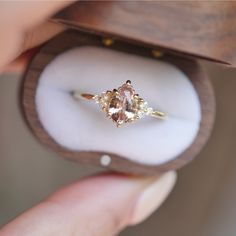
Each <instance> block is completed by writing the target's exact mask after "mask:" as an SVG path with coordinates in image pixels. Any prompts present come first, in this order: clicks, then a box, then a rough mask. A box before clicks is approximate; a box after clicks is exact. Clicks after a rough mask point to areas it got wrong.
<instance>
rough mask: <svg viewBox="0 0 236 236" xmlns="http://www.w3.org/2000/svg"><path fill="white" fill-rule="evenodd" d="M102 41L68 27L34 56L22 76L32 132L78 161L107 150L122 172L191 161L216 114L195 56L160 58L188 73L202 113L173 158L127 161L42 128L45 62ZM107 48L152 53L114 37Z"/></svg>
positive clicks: (91, 160)
mask: <svg viewBox="0 0 236 236" xmlns="http://www.w3.org/2000/svg"><path fill="white" fill-rule="evenodd" d="M101 42H102V38H101V37H99V36H95V35H91V34H85V33H81V32H79V31H67V32H65V33H63V34H61V35H59V36H57V37H56V38H54V39H53V40H51V41H50V42H48V43H47V44H45V45H44V46H43V47H42V48H41V49H40V51H39V52H38V53H37V54H36V56H35V57H34V58H33V60H32V61H31V63H30V65H29V68H28V69H27V71H26V73H25V76H24V82H23V85H22V94H21V100H22V108H23V114H24V116H25V118H26V120H27V123H28V125H29V127H30V129H31V130H32V131H33V133H34V134H35V136H36V137H37V138H38V139H39V140H40V142H42V143H43V144H44V145H45V146H46V147H49V148H51V149H53V150H54V151H55V152H57V153H58V154H59V155H60V156H63V157H65V158H67V159H70V160H73V161H79V162H81V163H86V164H92V165H98V166H100V165H101V164H100V157H101V155H103V154H108V155H110V156H111V158H112V160H111V164H110V165H109V166H108V168H109V169H111V170H115V171H119V172H125V173H132V174H158V173H159V172H163V171H167V170H171V169H177V168H180V167H182V166H183V165H185V164H186V163H188V162H189V161H191V160H192V159H193V158H194V157H196V156H197V154H198V153H199V151H200V150H201V149H202V148H203V146H204V145H205V143H206V142H207V140H208V138H209V135H210V133H211V129H212V126H213V123H214V117H215V100H214V94H213V90H212V87H211V84H210V82H209V80H208V78H207V76H206V73H205V72H204V70H203V69H202V68H201V66H199V64H198V63H197V62H196V61H194V60H190V59H183V58H180V57H178V56H174V55H169V54H165V55H164V56H163V57H162V58H161V60H164V61H168V62H171V63H173V64H175V65H176V66H178V67H179V68H180V69H181V70H182V71H183V72H184V73H186V74H187V76H188V77H189V78H190V80H191V82H192V84H193V85H194V87H195V89H196V91H197V93H198V96H199V100H200V104H201V113H202V119H201V124H200V129H199V132H198V134H197V137H196V139H195V140H194V142H193V143H192V144H191V145H190V147H189V148H187V149H186V150H185V151H184V152H183V153H182V154H181V155H180V156H178V157H176V159H174V160H172V161H169V162H167V163H165V164H162V165H158V166H150V165H142V164H139V163H136V162H133V161H129V160H127V159H126V158H125V157H121V156H117V155H116V154H114V153H102V152H84V151H81V152H75V151H71V150H68V149H67V148H64V147H62V146H60V145H59V144H57V143H56V142H55V141H54V140H53V139H52V137H50V135H49V134H48V133H47V131H46V130H44V128H43V126H42V124H41V123H40V120H39V118H38V114H37V110H36V105H35V93H36V88H37V84H38V80H39V78H40V74H41V72H42V71H43V69H44V67H45V66H47V65H48V63H50V62H51V61H52V60H53V59H54V58H55V57H56V56H57V55H58V54H59V53H61V52H63V51H65V50H68V49H70V48H73V47H78V46H83V45H97V46H100V47H104V45H103V44H102V43H101ZM110 48H112V49H114V50H119V51H124V52H127V53H133V54H138V55H142V56H144V57H151V56H152V53H151V51H150V49H149V48H146V47H144V46H135V45H132V44H127V43H126V42H122V41H115V43H114V44H113V45H112V46H110ZM157 60H159V59H157ZM81 135H82V134H81Z"/></svg>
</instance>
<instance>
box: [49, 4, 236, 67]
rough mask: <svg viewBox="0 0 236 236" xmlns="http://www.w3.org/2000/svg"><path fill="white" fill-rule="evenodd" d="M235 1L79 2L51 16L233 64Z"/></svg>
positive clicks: (235, 58) (235, 55)
mask: <svg viewBox="0 0 236 236" xmlns="http://www.w3.org/2000/svg"><path fill="white" fill-rule="evenodd" d="M235 13H236V2H232V1H231V2H229V1H225V2H224V1H220V2H218V1H214V2H213V1H190V2H188V1H181V2H180V1H178V2H172V1H167V2H163V1H83V2H77V3H75V4H73V5H71V6H69V7H68V8H66V9H64V10H63V11H61V12H59V13H58V14H57V15H56V16H54V18H53V20H54V21H57V22H62V23H65V24H67V25H70V26H72V27H76V28H79V29H82V30H85V31H91V32H93V33H96V34H99V35H101V34H102V35H108V36H113V37H118V38H122V39H123V40H126V41H129V42H132V43H137V44H141V45H146V46H148V45H149V46H152V47H154V46H155V47H161V48H162V49H164V50H169V51H174V52H175V53H181V54H185V55H187V56H191V57H199V58H204V59H208V60H212V61H216V62H221V63H226V64H230V65H232V66H236V43H235V42H236V14H235Z"/></svg>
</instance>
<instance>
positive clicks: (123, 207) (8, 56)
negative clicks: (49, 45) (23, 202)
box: [0, 1, 176, 236]
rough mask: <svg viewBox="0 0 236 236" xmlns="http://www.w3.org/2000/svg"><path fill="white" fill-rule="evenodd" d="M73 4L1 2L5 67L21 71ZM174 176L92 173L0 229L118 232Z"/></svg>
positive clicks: (147, 208) (162, 193) (148, 207)
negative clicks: (61, 12)
mask: <svg viewBox="0 0 236 236" xmlns="http://www.w3.org/2000/svg"><path fill="white" fill-rule="evenodd" d="M68 4H70V2H68V1H64V2H62V1H36V2H29V1H27V2H2V3H0V32H1V34H0V51H1V54H0V68H1V70H2V71H9V70H10V71H18V72H19V71H22V70H23V69H24V68H25V66H26V65H27V62H28V60H29V59H30V54H28V53H27V54H24V52H25V51H26V50H28V49H31V48H34V47H35V46H38V45H40V44H42V43H43V42H45V41H46V40H48V39H49V38H51V37H53V36H54V35H56V34H58V33H60V32H62V31H63V30H65V26H63V25H58V24H55V23H52V22H49V21H47V18H48V17H49V16H51V15H52V14H53V13H55V12H56V11H58V10H59V9H61V8H63V7H65V6H66V5H68ZM22 54H23V55H22ZM175 180H176V174H175V172H168V173H165V174H164V175H162V176H160V175H159V176H155V177H134V176H128V175H119V174H112V173H109V174H102V175H96V176H92V177H88V178H86V179H83V180H81V181H79V182H77V183H73V184H71V185H69V186H67V187H64V188H62V189H61V190H59V191H57V192H56V193H54V194H52V195H51V196H49V197H48V198H47V199H45V200H44V201H43V202H41V203H39V204H38V205H37V206H35V207H33V208H32V209H30V210H28V211H27V212H25V213H23V214H22V215H20V216H19V217H17V218H16V219H15V220H13V221H12V222H10V223H8V224H7V225H5V226H4V227H3V228H2V229H0V235H1V236H5V235H7V236H9V235H10V236H15V235H20V236H21V235H24V236H28V235H30V236H36V235H40V236H46V235H57V236H59V235H83V236H92V235H96V236H104V235H114V234H117V233H118V232H119V231H120V230H122V229H123V228H125V227H126V226H128V225H134V224H137V223H140V222H141V221H143V220H144V219H146V218H147V217H148V216H149V215H150V214H151V213H152V212H153V211H154V210H155V209H156V208H158V207H159V206H160V205H161V204H162V202H163V201H164V200H165V198H166V197H167V196H168V194H169V192H170V191H171V190H172V188H173V186H174V183H175Z"/></svg>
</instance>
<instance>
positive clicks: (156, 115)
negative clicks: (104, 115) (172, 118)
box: [72, 91, 167, 119]
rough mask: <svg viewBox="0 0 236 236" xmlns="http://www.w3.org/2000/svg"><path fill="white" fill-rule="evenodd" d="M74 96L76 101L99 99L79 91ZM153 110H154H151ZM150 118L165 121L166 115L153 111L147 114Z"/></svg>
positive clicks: (74, 92) (73, 93)
mask: <svg viewBox="0 0 236 236" xmlns="http://www.w3.org/2000/svg"><path fill="white" fill-rule="evenodd" d="M72 96H73V97H74V98H75V99H76V100H81V99H83V100H95V98H97V97H98V95H94V94H90V93H80V92H79V91H73V92H72ZM151 109H152V108H151ZM146 115H148V116H152V117H154V118H159V119H165V118H166V116H167V115H166V113H164V112H162V111H159V110H152V111H151V112H148V113H146Z"/></svg>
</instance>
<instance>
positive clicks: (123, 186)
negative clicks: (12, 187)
mask: <svg viewBox="0 0 236 236" xmlns="http://www.w3.org/2000/svg"><path fill="white" fill-rule="evenodd" d="M175 180H176V174H175V172H168V173H166V174H164V175H163V176H159V177H155V178H154V177H152V178H141V177H140V178H138V177H127V176H121V175H115V174H105V175H100V176H95V177H90V178H88V179H84V180H82V181H81V182H78V183H74V184H72V185H70V186H68V187H66V188H63V189H61V190H59V191H58V192H56V193H55V194H53V195H52V196H50V197H49V198H47V199H46V200H45V201H44V202H42V203H40V204H39V205H38V206H36V207H34V208H32V209H31V210H29V211H28V212H26V213H24V214H22V215H21V216H19V217H18V218H17V219H15V220H14V221H12V222H11V223H9V224H7V225H6V226H5V227H4V228H2V230H0V234H1V236H5V235H7V236H8V235H11V236H16V235H24V236H29V235H30V236H37V235H40V236H42V235H43V236H46V235H47V236H49V235H57V236H60V235H68V236H70V235H83V236H92V235H96V236H109V235H110V236H111V235H114V234H116V233H118V232H119V231H120V230H121V229H123V228H124V227H126V226H128V225H134V224H137V223H140V222H141V221H143V220H144V219H146V218H147V217H148V216H149V215H150V214H151V213H152V212H153V211H154V210H155V209H156V208H158V207H159V206H160V205H161V203H162V202H163V201H164V200H165V198H166V197H167V195H168V194H169V193H170V191H171V190H172V188H173V186H174V183H175Z"/></svg>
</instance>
